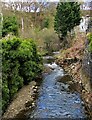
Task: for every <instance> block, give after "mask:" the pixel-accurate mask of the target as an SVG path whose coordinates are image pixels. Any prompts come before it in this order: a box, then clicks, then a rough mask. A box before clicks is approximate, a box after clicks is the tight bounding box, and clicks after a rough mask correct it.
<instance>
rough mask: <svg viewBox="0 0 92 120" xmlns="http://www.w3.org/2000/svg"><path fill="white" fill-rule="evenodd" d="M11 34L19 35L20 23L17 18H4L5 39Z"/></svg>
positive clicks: (3, 34) (3, 30)
mask: <svg viewBox="0 0 92 120" xmlns="http://www.w3.org/2000/svg"><path fill="white" fill-rule="evenodd" d="M9 33H12V34H13V35H15V36H17V35H18V23H17V19H16V17H15V16H8V17H5V16H4V17H3V29H2V36H3V37H5V36H6V35H7V34H9Z"/></svg>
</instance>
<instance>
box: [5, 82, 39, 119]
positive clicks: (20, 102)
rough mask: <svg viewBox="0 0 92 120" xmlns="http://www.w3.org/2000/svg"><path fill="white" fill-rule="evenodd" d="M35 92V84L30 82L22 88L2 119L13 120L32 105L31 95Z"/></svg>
mask: <svg viewBox="0 0 92 120" xmlns="http://www.w3.org/2000/svg"><path fill="white" fill-rule="evenodd" d="M36 90H37V86H36V82H35V81H32V82H30V84H29V85H26V86H24V87H23V88H22V89H20V90H19V92H18V93H17V94H16V96H15V97H14V100H13V101H12V102H11V104H10V105H9V107H8V108H7V110H6V112H5V113H4V115H3V119H4V120H5V119H10V118H14V117H15V116H16V115H17V114H19V113H20V112H21V111H23V110H27V109H28V108H29V106H30V107H32V106H33V105H34V103H33V100H34V99H33V95H34V91H36Z"/></svg>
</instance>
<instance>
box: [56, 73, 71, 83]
mask: <svg viewBox="0 0 92 120" xmlns="http://www.w3.org/2000/svg"><path fill="white" fill-rule="evenodd" d="M58 81H59V82H68V81H72V77H71V76H70V75H68V74H66V75H64V76H62V77H61V78H60V79H58Z"/></svg>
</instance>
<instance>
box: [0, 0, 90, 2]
mask: <svg viewBox="0 0 92 120" xmlns="http://www.w3.org/2000/svg"><path fill="white" fill-rule="evenodd" d="M1 1H5V2H9V1H10V2H12V1H14V2H16V1H18V2H20V1H25V2H26V1H27V0H1ZM29 1H31V0H29ZM34 1H39V2H56V1H59V0H34ZM61 1H69V2H73V1H74V0H61ZM78 1H80V2H81V1H84V2H91V1H92V0H78Z"/></svg>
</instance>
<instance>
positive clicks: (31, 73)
mask: <svg viewBox="0 0 92 120" xmlns="http://www.w3.org/2000/svg"><path fill="white" fill-rule="evenodd" d="M2 64H3V66H2V103H3V104H2V105H3V110H5V108H6V107H7V105H8V103H9V101H10V100H11V99H12V98H13V96H14V95H15V93H16V92H17V91H18V90H19V89H20V88H21V87H22V86H23V85H24V84H28V83H29V82H30V81H32V80H33V79H35V78H36V77H37V76H38V75H39V74H40V73H41V71H42V58H41V56H40V55H38V53H37V50H36V45H35V43H34V42H33V40H21V39H20V38H16V37H13V38H8V39H7V40H6V39H3V40H2Z"/></svg>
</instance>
